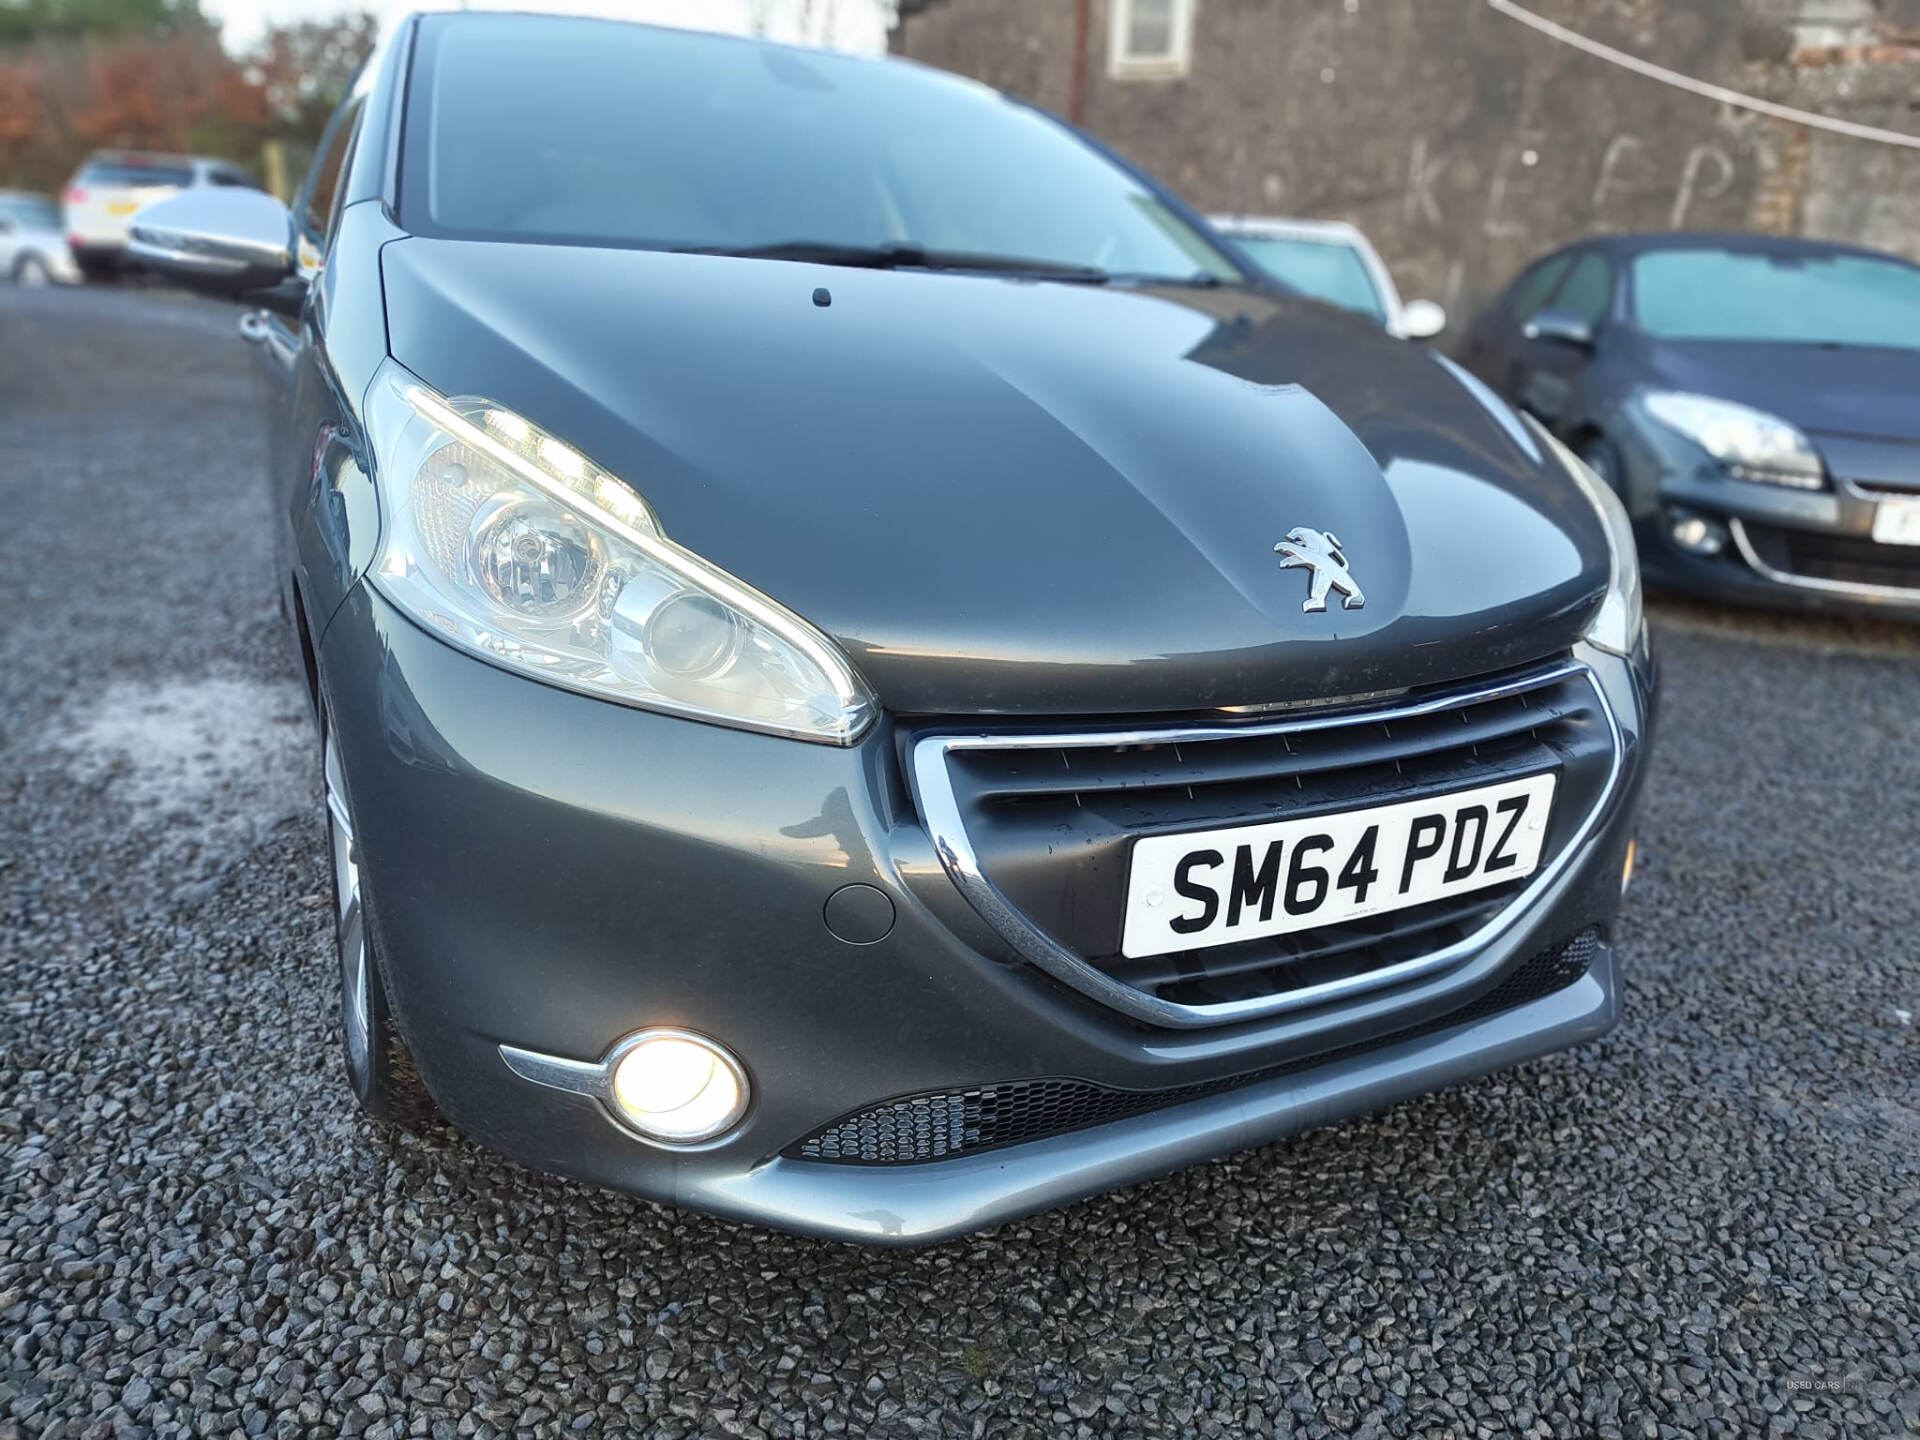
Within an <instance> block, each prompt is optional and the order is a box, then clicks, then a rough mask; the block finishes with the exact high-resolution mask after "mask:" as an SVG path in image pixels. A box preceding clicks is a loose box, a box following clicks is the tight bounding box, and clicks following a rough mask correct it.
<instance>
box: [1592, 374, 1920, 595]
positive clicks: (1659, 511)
mask: <svg viewBox="0 0 1920 1440" xmlns="http://www.w3.org/2000/svg"><path fill="white" fill-rule="evenodd" d="M1613 434H1614V435H1615V436H1616V439H1617V448H1618V449H1619V452H1620V459H1621V462H1622V464H1623V466H1624V469H1625V476H1624V479H1625V490H1626V500H1627V507H1628V510H1629V511H1630V512H1631V514H1632V515H1633V519H1634V530H1635V534H1636V537H1637V538H1638V540H1639V543H1640V558H1641V565H1642V568H1643V570H1644V571H1645V574H1646V578H1647V582H1648V583H1649V584H1650V585H1655V586H1659V587H1662V588H1665V589H1670V590H1679V591H1684V592H1687V593H1691V594H1698V595H1707V596H1713V597H1716V598H1721V599H1728V600H1738V601H1744V602H1747V603H1751V604H1758V605H1765V606H1770V607H1775V608H1786V609H1796V610H1813V611H1823V612H1833V613H1840V614H1870V615H1887V616H1904V617H1916V616H1920V546H1903V545H1889V544H1880V543H1876V542H1875V541H1874V540H1873V526H1874V517H1875V514H1876V512H1877V511H1878V509H1879V507H1880V505H1881V504H1882V503H1883V502H1885V501H1887V500H1888V499H1892V500H1893V501H1894V502H1895V503H1898V502H1899V501H1900V500H1902V499H1906V498H1911V499H1913V500H1916V501H1920V446H1913V445H1905V444H1898V443H1893V442H1886V443H1881V442H1872V441H1858V440H1851V441H1842V440H1831V439H1825V438H1823V439H1821V440H1820V442H1819V443H1820V445H1821V448H1822V449H1823V450H1825V451H1826V452H1827V461H1828V467H1829V470H1830V471H1831V472H1832V474H1833V476H1834V477H1835V478H1833V479H1832V481H1831V482H1830V488H1827V489H1823V490H1795V489H1789V488H1786V487H1783V486H1779V485H1769V484H1762V483H1758V482H1754V481H1747V480H1737V479H1733V478H1730V477H1729V476H1727V475H1724V474H1722V473H1721V472H1720V471H1719V470H1718V468H1717V467H1715V466H1714V465H1712V464H1711V463H1710V462H1708V461H1706V460H1705V457H1704V456H1703V455H1702V454H1701V453H1700V452H1699V451H1698V450H1697V449H1695V448H1694V447H1693V446H1692V445H1691V444H1690V443H1689V442H1687V441H1684V440H1681V439H1680V438H1678V437H1676V436H1673V435H1670V434H1668V433H1667V432H1666V431H1665V430H1663V429H1661V428H1660V427H1658V426H1656V425H1654V424H1652V423H1650V422H1648V421H1645V420H1643V419H1641V418H1639V417H1638V416H1637V413H1636V412H1634V411H1632V410H1631V408H1626V409H1623V411H1622V413H1621V415H1620V417H1619V419H1618V422H1617V423H1616V425H1615V426H1614V428H1613ZM1688 516H1697V517H1700V518H1702V519H1704V520H1706V521H1708V522H1710V523H1711V524H1712V525H1714V526H1716V527H1717V530H1718V535H1719V538H1720V540H1721V542H1722V546H1721V549H1720V551H1719V553H1717V554H1712V555H1702V554H1698V553H1694V552H1691V551H1689V550H1687V549H1686V548H1685V547H1683V546H1682V545H1680V544H1679V543H1678V542H1677V541H1676V539H1675V538H1674V534H1673V526H1674V523H1675V521H1676V520H1678V519H1682V518H1685V517H1688Z"/></svg>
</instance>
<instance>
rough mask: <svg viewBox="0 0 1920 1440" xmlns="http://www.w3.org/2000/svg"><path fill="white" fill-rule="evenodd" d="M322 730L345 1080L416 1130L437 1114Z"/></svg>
mask: <svg viewBox="0 0 1920 1440" xmlns="http://www.w3.org/2000/svg"><path fill="white" fill-rule="evenodd" d="M323 733H324V737H325V738H324V741H323V747H324V751H325V757H326V758H325V770H326V789H327V836H328V842H329V844H328V848H329V850H330V851H331V853H332V857H333V890H334V900H335V904H336V913H337V914H338V917H339V925H338V927H337V928H336V931H335V936H336V945H337V948H338V952H339V960H340V1028H341V1031H342V1035H343V1045H342V1049H343V1052H344V1054H345V1057H346V1062H347V1084H348V1086H349V1087H350V1088H351V1089H352V1091H353V1096H354V1099H356V1100H358V1101H359V1102H360V1108H361V1109H362V1110H364V1111H365V1112H366V1113H367V1114H368V1115H369V1116H371V1117H372V1118H373V1119H375V1120H380V1121H384V1122H386V1123H388V1124H395V1125H401V1126H405V1127H407V1128H408V1129H414V1128H417V1127H419V1126H421V1125H424V1124H427V1123H429V1122H431V1121H432V1120H433V1119H434V1117H435V1116H436V1115H437V1113H438V1111H437V1109H436V1107H435V1106H434V1103H433V1099H432V1097H431V1096H429V1095H428V1094H427V1088H426V1086H425V1085H423V1084H421V1083H420V1074H419V1072H418V1071H417V1070H416V1069H415V1068H414V1064H413V1056H412V1054H411V1053H410V1052H409V1051H408V1050H407V1046H406V1042H405V1041H403V1040H402V1039H401V1038H400V1032H399V1030H398V1029H397V1028H396V1027H395V1025H394V1023H393V1012H392V1010H391V1008H390V1007H389V1006H388V1004H387V991H386V986H385V985H384V984H382V983H381V979H380V967H379V964H378V962H377V960H376V958H375V955H374V945H373V930H372V927H371V926H370V925H369V924H368V923H367V912H366V900H365V896H364V895H363V893H362V891H361V887H360V857H359V854H358V852H357V851H356V849H355V847H354V839H353V812H352V810H350V809H349V808H348V805H347V788H346V777H345V775H344V773H343V772H342V769H341V765H340V749H339V747H338V746H337V745H335V744H334V740H333V732H332V729H331V727H327V726H325V725H324V721H323Z"/></svg>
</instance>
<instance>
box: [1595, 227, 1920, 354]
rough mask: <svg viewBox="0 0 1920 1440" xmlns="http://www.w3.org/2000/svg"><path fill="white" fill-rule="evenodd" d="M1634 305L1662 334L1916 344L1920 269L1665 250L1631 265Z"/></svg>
mask: <svg viewBox="0 0 1920 1440" xmlns="http://www.w3.org/2000/svg"><path fill="white" fill-rule="evenodd" d="M1633 311H1634V318H1635V320H1636V321H1637V322H1638V324H1639V326H1640V328H1641V329H1642V330H1644V331H1645V332H1646V333H1647V334H1649V335H1652V336H1655V337H1656V338H1658V339H1662V340H1748V341H1761V342H1769V341H1770V342H1772V343H1774V344H1790V345H1879V346H1888V347H1892V348H1894V349H1901V350H1914V349H1920V269H1916V268H1915V267H1914V266H1911V265H1902V264H1900V263H1899V262H1897V261H1893V260H1876V259H1874V258H1873V257H1871V256H1868V255H1844V254H1829V255H1822V254H1818V253H1814V254H1777V255H1769V254H1762V253H1759V252H1755V251H1733V250H1694V249H1689V250H1664V251H1655V252H1654V253H1652V254H1648V255H1642V256H1640V257H1639V258H1638V259H1636V260H1635V261H1634V262H1633Z"/></svg>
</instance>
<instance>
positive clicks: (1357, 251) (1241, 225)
mask: <svg viewBox="0 0 1920 1440" xmlns="http://www.w3.org/2000/svg"><path fill="white" fill-rule="evenodd" d="M1208 218H1209V219H1210V220H1211V221H1212V222H1213V227H1214V229H1216V230H1218V231H1220V232H1221V233H1222V234H1223V235H1227V236H1229V237H1231V238H1232V239H1233V241H1234V242H1235V243H1236V244H1237V245H1239V247H1240V248H1241V249H1242V250H1244V251H1246V253H1247V255H1248V257H1249V258H1250V259H1251V260H1253V262H1254V263H1255V264H1256V265H1258V266H1259V267H1260V268H1261V269H1262V270H1264V271H1266V272H1267V274H1269V275H1271V276H1272V277H1273V278H1274V279H1276V280H1278V281H1279V282H1280V283H1281V284H1283V285H1285V286H1286V287H1287V288H1288V289H1290V290H1298V291H1300V292H1301V293H1302V294H1304V295H1311V296H1312V297H1313V298H1314V299H1316V300H1325V301H1326V302H1327V303H1328V304H1330V305H1338V306H1339V307H1340V308H1341V309H1343V310H1355V311H1358V312H1359V313H1360V314H1362V315H1365V316H1367V317H1368V318H1369V319H1372V320H1376V321H1378V322H1379V323H1380V325H1381V326H1382V327H1383V328H1385V329H1386V331H1387V332H1388V333H1389V334H1392V335H1398V336H1400V337H1401V338H1403V339H1407V340H1430V339H1432V338H1433V337H1434V336H1435V335H1438V334H1439V333H1440V332H1441V331H1442V330H1444V329H1446V328H1447V312H1446V311H1445V310H1443V309H1441V308H1440V306H1439V305H1437V304H1435V303H1434V302H1433V301H1431V300H1408V301H1405V302H1404V303H1403V302H1402V301H1401V299H1400V291H1399V290H1398V288H1396V287H1395V285H1394V283H1393V276H1392V275H1391V274H1390V273H1389V272H1388V270H1387V266H1386V262H1385V261H1383V260H1382V259H1381V258H1380V252H1379V251H1377V250H1375V249H1374V248H1373V243H1372V242H1371V241H1369V240H1368V239H1367V237H1366V236H1365V235H1364V234H1363V233H1361V231H1359V230H1358V229H1356V228H1355V227H1354V226H1352V225H1349V224H1347V223H1346V222H1345V221H1344V220H1281V219H1277V218H1275V217H1273V216H1267V215H1212V216H1209V217H1208Z"/></svg>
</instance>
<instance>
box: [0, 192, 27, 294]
mask: <svg viewBox="0 0 1920 1440" xmlns="http://www.w3.org/2000/svg"><path fill="white" fill-rule="evenodd" d="M23 233H24V226H23V224H22V221H21V217H20V216H18V215H16V214H14V212H13V210H12V208H11V207H10V206H8V205H7V203H6V202H5V201H0V279H7V280H11V279H12V278H13V261H14V256H15V255H16V254H17V253H18V251H19V248H20V237H21V235H22V234H23Z"/></svg>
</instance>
